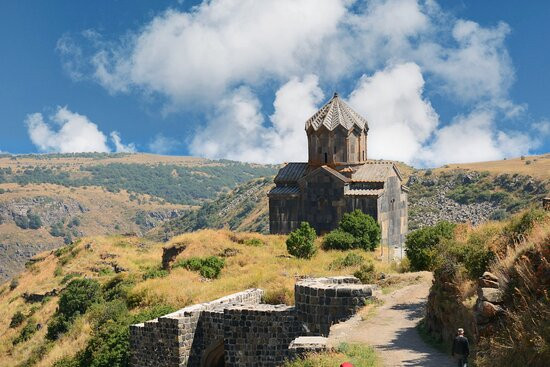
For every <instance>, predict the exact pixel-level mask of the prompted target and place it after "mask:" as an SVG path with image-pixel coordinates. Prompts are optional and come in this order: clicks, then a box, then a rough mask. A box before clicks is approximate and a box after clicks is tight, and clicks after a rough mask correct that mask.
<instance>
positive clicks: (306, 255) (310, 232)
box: [286, 222, 317, 259]
mask: <svg viewBox="0 0 550 367" xmlns="http://www.w3.org/2000/svg"><path fill="white" fill-rule="evenodd" d="M316 238H317V235H316V234H315V230H314V229H313V228H312V227H311V226H310V225H309V223H308V222H302V224H300V227H298V228H297V229H295V230H294V231H292V232H290V234H289V236H288V238H287V240H286V248H287V251H288V253H289V254H291V255H292V256H295V257H298V258H302V259H310V258H312V257H313V255H315V253H316V252H317V248H316V247H315V239H316Z"/></svg>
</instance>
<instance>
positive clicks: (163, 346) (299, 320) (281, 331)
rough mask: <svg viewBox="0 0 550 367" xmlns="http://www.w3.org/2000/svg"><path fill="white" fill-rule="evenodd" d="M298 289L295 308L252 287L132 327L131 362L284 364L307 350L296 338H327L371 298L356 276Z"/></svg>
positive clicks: (145, 366) (144, 366)
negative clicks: (263, 301)
mask: <svg viewBox="0 0 550 367" xmlns="http://www.w3.org/2000/svg"><path fill="white" fill-rule="evenodd" d="M295 292H296V293H295V300H296V306H295V307H293V306H286V305H267V304H261V303H260V302H261V298H262V295H263V291H262V290H260V289H249V290H247V291H244V292H240V293H236V294H233V295H231V296H227V297H224V298H220V299H218V300H216V301H213V302H208V303H202V304H198V305H194V306H190V307H186V308H183V309H181V310H179V311H176V312H174V313H171V314H168V315H165V316H162V317H159V318H158V319H155V320H151V321H147V322H145V323H142V324H137V325H132V326H131V327H130V348H131V365H132V366H134V367H153V366H155V367H156V366H162V367H183V366H193V367H194V366H206V367H208V366H218V365H221V363H223V365H224V366H229V367H248V366H250V367H253V366H261V367H275V366H280V365H281V364H282V363H283V362H284V361H285V360H286V359H288V358H290V357H292V356H295V355H297V354H296V353H300V352H301V351H303V350H305V349H304V348H305V347H299V345H300V344H299V343H298V344H296V343H297V342H296V343H295V344H296V348H294V349H293V350H291V348H289V346H290V344H291V342H292V341H293V340H295V339H296V338H298V337H299V336H319V335H323V336H327V335H328V333H329V330H330V327H331V325H333V324H335V323H337V322H340V321H344V320H346V319H348V318H350V317H351V316H352V315H353V314H355V312H356V311H357V310H358V309H359V308H360V307H362V306H363V305H365V303H366V300H367V299H368V298H369V297H371V296H372V288H371V286H369V285H363V284H359V280H358V279H357V278H355V277H334V278H313V279H304V280H301V281H299V282H298V283H296V286H295ZM300 348H301V349H300ZM302 349H303V350H302Z"/></svg>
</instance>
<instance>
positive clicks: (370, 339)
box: [329, 272, 455, 367]
mask: <svg viewBox="0 0 550 367" xmlns="http://www.w3.org/2000/svg"><path fill="white" fill-rule="evenodd" d="M417 274H418V275H421V276H420V277H419V281H418V282H417V283H415V284H411V285H407V286H405V287H402V288H399V289H397V290H395V291H393V292H391V293H388V294H381V295H380V296H379V298H380V299H381V300H382V302H383V304H381V305H380V306H378V307H377V308H376V310H375V311H374V313H373V314H372V315H370V316H369V317H368V318H367V319H366V320H363V319H362V316H361V315H356V316H354V317H353V318H351V319H350V320H348V321H346V322H343V323H340V324H337V325H335V326H333V327H332V329H331V332H330V335H329V343H330V344H331V345H333V346H337V345H338V344H340V343H341V342H349V343H365V344H369V345H371V346H373V347H374V348H375V350H376V351H377V353H378V355H379V356H380V359H381V361H382V363H383V365H384V366H386V367H394V366H423V367H446V366H454V365H455V363H454V362H453V360H452V358H451V357H450V356H447V355H445V354H443V353H441V352H439V351H437V350H436V349H434V348H433V347H431V346H429V345H427V344H426V343H425V342H424V341H423V340H422V339H421V337H420V335H419V334H418V331H417V330H416V326H417V324H418V322H419V321H420V320H421V319H422V317H423V316H424V309H425V305H426V301H427V299H428V293H429V290H430V286H431V284H432V274H431V273H429V272H421V273H417Z"/></svg>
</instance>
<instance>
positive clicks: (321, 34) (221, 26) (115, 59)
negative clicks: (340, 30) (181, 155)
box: [62, 0, 346, 103]
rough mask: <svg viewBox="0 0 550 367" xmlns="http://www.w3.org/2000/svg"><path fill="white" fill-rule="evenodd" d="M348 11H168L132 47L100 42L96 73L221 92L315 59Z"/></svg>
mask: <svg viewBox="0 0 550 367" xmlns="http://www.w3.org/2000/svg"><path fill="white" fill-rule="evenodd" d="M345 13H346V8H345V6H344V3H343V2H342V1H340V0H326V1H322V2H319V1H317V0H300V1H295V0H280V1H256V0H245V1H227V0H216V1H208V2H206V1H205V2H203V3H202V4H200V5H198V6H197V7H194V8H193V9H192V10H191V11H190V12H179V11H175V10H168V11H166V12H165V13H163V14H161V15H159V16H157V17H156V18H154V19H153V20H152V21H151V22H150V23H149V24H147V25H146V26H145V27H144V28H143V29H142V30H141V31H140V32H138V33H137V34H135V35H134V38H133V40H132V42H131V47H130V48H127V47H126V45H125V46H124V47H121V48H113V47H110V46H111V45H107V46H106V47H103V46H105V45H100V50H99V51H98V52H97V53H96V54H95V55H94V56H93V57H92V65H93V67H94V75H95V78H96V79H97V80H98V81H99V82H100V83H101V84H102V85H104V86H105V87H107V88H108V89H110V90H113V91H119V90H125V89H126V88H128V87H129V86H132V85H133V86H139V87H141V88H145V89H147V90H150V91H154V92H160V93H162V94H165V95H167V96H169V97H170V98H171V99H173V100H174V101H177V102H178V103H181V102H182V101H185V100H186V99H188V98H189V97H190V96H200V97H202V98H217V97H218V96H219V95H220V93H223V92H225V91H226V89H227V88H228V87H231V86H234V85H237V84H240V83H251V84H254V83H257V82H259V81H263V80H266V79H269V78H271V77H277V78H281V77H282V78H287V77H288V76H289V75H293V74H295V73H299V72H302V71H303V70H304V68H305V67H307V66H311V65H314V64H317V63H318V61H319V60H318V59H315V58H313V59H312V58H311V54H312V53H315V52H317V53H318V51H317V50H320V49H322V48H323V47H324V44H323V40H324V38H325V37H327V36H329V35H332V34H334V33H335V32H336V28H337V25H338V23H339V22H340V21H341V18H342V17H343V16H344V15H345ZM65 44H68V42H65ZM76 50H77V54H76V55H75V56H76V57H77V58H78V56H79V55H78V49H76ZM62 52H63V54H68V53H70V49H67V50H62ZM317 56H318V57H319V56H321V55H320V54H319V53H318V55H317Z"/></svg>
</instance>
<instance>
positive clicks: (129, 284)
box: [0, 230, 392, 367]
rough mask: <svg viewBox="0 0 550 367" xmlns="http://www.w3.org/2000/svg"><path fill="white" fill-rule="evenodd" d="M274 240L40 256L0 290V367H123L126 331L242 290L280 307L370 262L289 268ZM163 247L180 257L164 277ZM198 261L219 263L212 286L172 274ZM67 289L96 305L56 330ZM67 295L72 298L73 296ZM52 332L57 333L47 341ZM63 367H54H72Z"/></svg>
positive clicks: (144, 243) (213, 234) (107, 239)
mask: <svg viewBox="0 0 550 367" xmlns="http://www.w3.org/2000/svg"><path fill="white" fill-rule="evenodd" d="M284 240H285V237H284V236H271V235H270V236H264V235H260V234H251V233H234V232H230V231H226V230H221V231H213V230H205V231H199V232H195V233H190V234H185V235H182V236H178V237H175V238H173V239H172V240H171V241H170V242H169V243H167V244H162V243H158V242H153V241H149V240H144V239H143V238H138V237H131V236H103V237H101V236H100V237H84V238H82V239H80V240H78V241H77V242H75V243H74V244H73V245H70V246H66V247H63V248H61V249H59V250H56V251H50V252H45V253H42V254H40V255H38V256H36V257H35V258H34V259H33V261H31V262H30V263H28V265H27V268H26V270H25V271H24V272H23V273H22V274H21V275H20V276H19V277H17V278H16V279H14V280H13V281H12V282H10V283H9V284H5V285H4V286H2V287H0V365H3V366H4V365H5V366H51V365H52V364H53V363H54V362H55V361H59V360H60V359H61V358H63V357H73V356H74V355H75V354H76V353H77V352H79V351H80V352H81V354H80V355H79V357H78V358H80V360H85V358H88V357H86V356H91V357H92V358H94V360H96V361H97V362H96V365H98V366H112V365H123V363H121V364H116V363H115V362H114V361H115V360H116V361H123V360H126V359H125V358H127V344H125V343H127V340H128V339H127V335H128V328H127V327H128V324H129V323H132V322H137V321H140V320H141V321H143V320H146V319H151V318H153V317H155V316H158V315H160V314H164V313H168V312H169V311H171V310H174V309H178V308H181V307H184V306H187V305H190V304H193V303H196V302H203V301H207V300H212V299H215V298H218V297H220V296H223V295H227V294H230V293H233V292H236V291H241V290H243V289H245V288H251V287H261V288H263V289H265V290H266V291H267V294H266V301H267V302H271V303H281V302H283V303H289V302H292V301H293V290H294V288H293V286H294V282H295V279H296V277H301V276H306V275H307V276H321V275H330V274H350V273H353V272H354V271H355V270H357V269H358V268H359V266H360V263H361V262H364V261H366V260H367V259H373V258H374V253H366V252H361V251H354V253H355V254H357V255H360V256H361V257H360V258H358V257H357V256H354V262H353V264H347V266H346V263H345V262H343V260H342V259H343V258H344V255H345V253H342V252H340V251H319V252H318V253H317V255H316V256H315V257H313V259H311V260H304V259H296V258H292V257H290V256H288V254H287V252H286V247H285V244H284ZM167 246H183V247H184V248H185V249H184V251H183V252H182V253H181V254H180V255H178V257H177V258H176V259H175V262H174V263H173V264H174V265H173V268H172V270H171V271H170V272H167V271H165V270H163V269H162V268H161V260H162V254H163V247H167ZM208 256H217V259H218V260H216V261H223V262H224V266H223V267H222V269H221V273H220V275H219V278H214V279H212V280H211V279H208V278H205V277H203V276H201V274H202V273H201V272H198V271H191V270H186V268H185V267H180V266H178V264H184V263H185V261H186V260H189V259H191V258H194V257H195V258H196V257H200V258H205V257H208ZM361 258H362V261H358V259H361ZM216 261H214V263H215V262H216ZM374 261H375V264H376V267H377V268H378V269H379V270H383V271H384V272H385V273H389V272H391V271H392V270H391V269H390V267H389V265H388V264H383V263H381V262H379V261H377V260H374ZM213 266H214V265H213ZM205 274H207V273H205ZM77 279H80V280H81V284H85V285H86V286H87V287H88V289H87V290H86V297H85V298H84V299H88V298H90V299H94V300H95V301H93V302H97V304H96V305H94V306H89V308H87V309H86V310H85V311H83V312H81V313H80V314H79V315H76V316H75V317H74V320H72V321H71V322H70V323H69V324H65V323H60V321H59V320H60V314H59V312H61V311H59V310H64V308H63V307H60V306H59V299H60V296H59V295H60V293H62V292H63V289H65V288H67V287H68V286H69V284H71V281H75V280H77ZM96 282H97V283H96ZM96 284H99V286H96ZM73 285H74V283H73ZM183 285H184V286H183ZM69 287H73V286H72V285H71V286H69ZM97 287H99V288H97ZM70 291H71V292H75V297H77V296H76V294H77V291H78V290H73V289H72V288H71V290H70ZM65 292H69V291H68V290H66V291H65ZM90 292H91V293H90ZM56 309H57V310H58V313H56ZM14 320H15V321H14ZM10 324H11V326H10ZM48 330H52V331H50V332H48ZM56 330H67V331H66V332H64V333H63V334H55V335H56V336H55V337H54V338H52V337H51V335H52V333H53V331H56ZM47 335H50V336H48V337H47ZM48 338H49V339H48ZM56 338H57V339H56ZM63 363H65V364H61V362H60V364H58V365H57V366H63V367H65V366H75V365H73V364H70V363H69V361H67V360H65V362H63ZM117 363H118V362H117Z"/></svg>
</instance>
